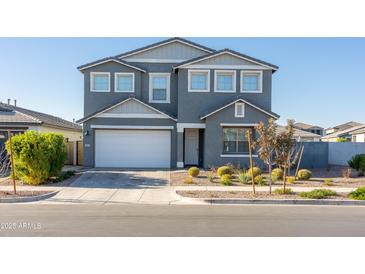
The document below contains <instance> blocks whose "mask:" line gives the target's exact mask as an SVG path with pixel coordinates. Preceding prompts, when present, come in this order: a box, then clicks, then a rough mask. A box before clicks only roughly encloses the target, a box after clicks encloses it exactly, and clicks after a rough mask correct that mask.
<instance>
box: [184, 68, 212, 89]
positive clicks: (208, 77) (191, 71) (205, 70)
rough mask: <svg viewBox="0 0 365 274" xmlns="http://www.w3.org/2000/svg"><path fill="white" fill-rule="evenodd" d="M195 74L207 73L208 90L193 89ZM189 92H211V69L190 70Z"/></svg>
mask: <svg viewBox="0 0 365 274" xmlns="http://www.w3.org/2000/svg"><path fill="white" fill-rule="evenodd" d="M194 72H204V73H207V89H191V87H190V84H191V75H192V73H194ZM188 92H210V70H209V69H189V70H188Z"/></svg>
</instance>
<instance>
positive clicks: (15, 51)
mask: <svg viewBox="0 0 365 274" xmlns="http://www.w3.org/2000/svg"><path fill="white" fill-rule="evenodd" d="M185 38H186V39H189V40H191V41H194V42H196V43H199V44H202V45H205V46H207V47H210V48H213V49H216V50H219V49H222V48H230V49H233V50H236V51H239V52H241V53H244V54H246V55H249V56H252V57H255V58H257V59H261V60H263V61H266V62H269V63H272V64H274V65H277V66H279V70H278V71H277V72H275V73H274V75H273V81H272V111H274V112H276V113H278V114H279V115H280V116H281V118H280V120H279V123H281V124H283V123H285V122H286V120H287V119H294V120H295V121H297V122H304V123H309V124H315V125H319V126H322V127H325V128H326V127H330V126H334V125H338V124H341V123H344V122H347V121H358V122H363V123H365V65H364V64H365V38H196V37H194V38H189V37H185ZM163 39H165V38H157V37H149V38H0V79H1V82H2V84H1V85H0V101H1V102H6V101H7V99H8V98H11V99H12V100H13V99H16V100H17V104H18V106H21V107H25V108H29V109H32V110H36V111H40V112H45V113H48V114H52V115H55V116H59V117H62V118H64V119H67V120H70V121H72V119H76V120H77V119H79V118H81V117H82V116H83V75H82V74H81V73H80V72H79V71H78V70H77V69H76V67H78V66H80V65H83V64H85V63H88V62H92V61H95V60H97V59H100V58H104V57H108V56H113V55H117V54H120V53H123V52H125V51H129V50H132V49H136V48H138V47H142V46H145V45H148V44H150V43H155V42H158V41H161V40H163Z"/></svg>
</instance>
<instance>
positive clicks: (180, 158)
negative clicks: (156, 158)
mask: <svg viewBox="0 0 365 274" xmlns="http://www.w3.org/2000/svg"><path fill="white" fill-rule="evenodd" d="M176 167H177V168H183V167H184V128H181V127H178V128H177V163H176Z"/></svg>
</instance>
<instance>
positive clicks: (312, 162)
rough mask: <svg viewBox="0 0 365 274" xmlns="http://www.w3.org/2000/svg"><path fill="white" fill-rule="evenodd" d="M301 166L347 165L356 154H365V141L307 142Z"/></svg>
mask: <svg viewBox="0 0 365 274" xmlns="http://www.w3.org/2000/svg"><path fill="white" fill-rule="evenodd" d="M303 144H304V153H303V157H302V162H301V165H300V167H301V168H309V169H310V168H321V167H327V166H329V165H339V166H347V165H348V164H347V162H348V161H349V160H350V159H351V157H352V156H354V155H356V154H362V153H364V154H365V143H350V142H349V143H332V142H305V143H303Z"/></svg>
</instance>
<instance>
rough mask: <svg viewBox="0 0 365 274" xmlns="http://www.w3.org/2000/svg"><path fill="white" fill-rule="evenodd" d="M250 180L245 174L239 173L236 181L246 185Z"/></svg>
mask: <svg viewBox="0 0 365 274" xmlns="http://www.w3.org/2000/svg"><path fill="white" fill-rule="evenodd" d="M250 178H251V177H250V176H249V175H248V174H247V173H246V172H241V173H239V174H238V181H239V182H240V183H242V184H247V183H248V181H249V180H250Z"/></svg>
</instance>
